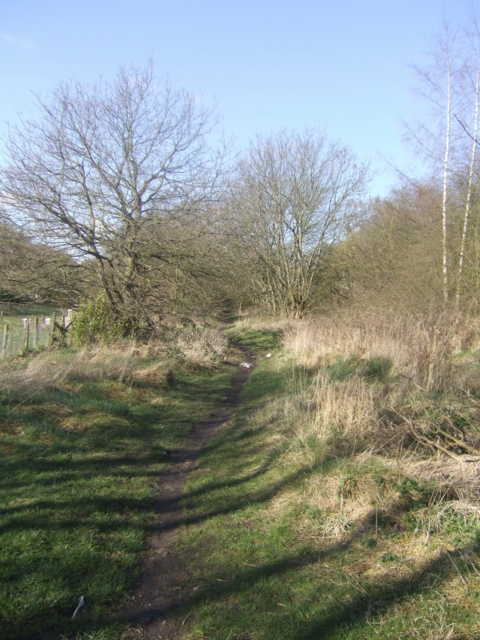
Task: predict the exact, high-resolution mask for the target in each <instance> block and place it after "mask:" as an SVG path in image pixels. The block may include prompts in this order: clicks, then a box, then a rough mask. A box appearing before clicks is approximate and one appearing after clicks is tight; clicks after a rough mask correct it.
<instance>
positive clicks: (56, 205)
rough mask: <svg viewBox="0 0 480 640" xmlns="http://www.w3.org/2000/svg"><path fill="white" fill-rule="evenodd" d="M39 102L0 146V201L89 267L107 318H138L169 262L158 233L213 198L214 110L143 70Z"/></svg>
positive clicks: (62, 90) (67, 88)
mask: <svg viewBox="0 0 480 640" xmlns="http://www.w3.org/2000/svg"><path fill="white" fill-rule="evenodd" d="M37 105H38V107H39V110H40V114H41V115H40V118H39V119H37V120H35V121H32V120H24V121H22V123H21V125H20V126H18V127H15V128H13V129H12V130H11V131H10V133H9V135H8V137H7V139H6V141H5V142H6V149H7V154H8V161H7V165H6V167H5V168H4V170H3V171H2V172H1V174H0V190H1V193H2V200H3V202H4V203H5V206H7V207H8V210H9V212H10V215H12V216H14V217H15V218H16V219H17V220H21V221H22V222H23V223H24V224H25V225H26V226H27V227H28V228H29V229H30V230H32V231H34V232H35V233H36V234H37V235H38V236H39V237H42V238H44V239H45V240H46V241H48V242H50V243H51V244H53V245H55V246H57V247H62V248H64V249H66V250H67V251H68V252H69V253H70V254H71V255H73V256H75V257H77V258H79V259H91V260H92V261H93V263H94V265H95V272H96V274H97V277H98V279H99V284H100V286H101V288H102V290H103V292H104V294H105V296H106V299H107V301H108V304H109V306H110V308H111V311H112V312H113V313H114V315H115V316H121V315H122V314H125V313H127V314H128V313H138V312H139V310H140V308H141V307H142V305H143V304H144V302H145V300H144V286H145V283H146V282H147V281H148V278H149V277H150V272H151V270H152V269H154V268H155V265H156V264H161V263H162V261H169V260H171V259H172V255H173V254H172V246H169V248H168V250H165V251H164V250H163V247H162V239H161V232H158V229H159V228H160V229H161V228H162V225H168V224H174V225H177V226H179V225H184V226H185V225H187V224H188V221H189V220H192V219H195V218H197V219H199V218H201V217H202V215H203V214H204V212H205V211H206V210H207V208H208V206H209V205H210V203H211V202H212V200H214V199H215V198H217V197H218V193H217V190H218V185H219V177H220V174H221V168H222V155H221V154H218V153H217V154H214V153H212V152H211V150H210V148H209V145H208V136H209V134H210V133H211V131H212V128H213V127H214V126H215V118H214V114H213V112H212V110H208V109H205V108H202V107H199V106H198V105H197V103H196V101H195V99H194V97H193V96H192V95H190V94H188V93H186V92H184V91H174V90H173V89H172V88H171V87H170V85H169V83H168V82H166V81H165V82H164V81H162V82H159V81H157V80H156V78H155V76H154V73H153V68H152V65H151V64H150V65H149V66H148V67H147V68H146V69H145V70H138V69H134V68H132V69H128V70H127V69H120V71H119V73H118V74H117V76H116V78H115V80H114V82H113V83H112V84H109V83H106V82H99V83H98V84H97V85H94V86H92V87H86V86H83V85H81V84H79V83H78V82H70V83H67V84H61V85H60V86H59V87H58V88H57V89H56V90H55V91H54V93H53V95H52V97H51V99H50V100H49V101H46V100H42V99H40V98H37ZM153 226H155V228H156V233H155V242H153V241H152V240H151V238H150V237H149V234H148V233H147V232H146V231H147V229H148V228H149V227H153Z"/></svg>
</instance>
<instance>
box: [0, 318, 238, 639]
mask: <svg viewBox="0 0 480 640" xmlns="http://www.w3.org/2000/svg"><path fill="white" fill-rule="evenodd" d="M226 349H227V344H226V339H225V338H224V337H223V336H222V335H221V334H219V333H218V332H217V331H215V330H213V329H199V328H196V327H194V326H192V327H190V328H189V329H182V330H181V331H177V332H174V331H173V330H172V331H170V332H169V340H168V341H167V342H163V343H162V344H151V345H149V346H143V347H139V346H136V345H135V344H128V343H125V344H119V345H117V346H116V347H112V346H111V347H108V348H107V347H101V346H98V347H91V348H86V349H83V350H71V349H70V350H60V351H54V352H44V353H42V354H38V355H36V356H32V355H31V356H26V357H23V358H18V359H10V360H6V361H4V362H3V363H2V364H1V377H0V531H1V534H0V630H1V631H0V637H2V638H5V639H17V640H18V639H21V638H24V639H25V640H27V639H28V640H34V639H35V638H64V637H65V638H66V637H69V638H70V637H77V638H97V639H100V638H102V639H105V638H111V639H113V638H119V637H120V636H121V635H122V633H123V631H122V630H123V629H124V628H125V622H122V619H121V615H120V611H121V609H122V607H124V605H125V601H126V600H125V599H126V597H127V596H128V595H129V593H130V591H131V590H132V589H133V586H134V584H135V582H136V580H137V579H138V573H139V568H140V564H139V558H140V556H141V554H142V553H143V552H144V550H145V543H146V539H147V537H148V532H149V530H150V527H151V525H152V523H153V522H154V519H155V499H156V497H157V495H158V494H159V493H160V492H161V486H160V485H159V483H160V476H159V472H161V470H162V468H163V467H164V464H165V462H166V461H167V460H168V457H169V452H170V451H173V450H176V449H178V448H180V447H181V446H182V443H183V441H184V439H185V437H186V436H187V434H188V433H189V431H190V430H191V428H192V427H193V426H194V425H195V424H196V423H197V422H199V421H200V420H202V419H204V418H205V417H206V416H207V415H208V414H209V413H210V412H211V410H212V409H213V407H214V406H215V405H216V404H217V403H218V402H219V400H220V398H221V396H222V395H223V394H224V393H225V389H226V388H228V386H229V384H230V381H231V379H232V376H233V375H234V374H235V369H234V368H233V367H232V366H229V365H224V364H222V363H223V357H224V354H225V353H226ZM80 596H83V597H84V601H85V604H84V607H83V608H82V609H81V610H80V612H79V613H78V615H77V616H76V617H75V618H74V619H73V620H72V615H73V612H74V610H75V608H76V606H77V603H78V601H79V598H80Z"/></svg>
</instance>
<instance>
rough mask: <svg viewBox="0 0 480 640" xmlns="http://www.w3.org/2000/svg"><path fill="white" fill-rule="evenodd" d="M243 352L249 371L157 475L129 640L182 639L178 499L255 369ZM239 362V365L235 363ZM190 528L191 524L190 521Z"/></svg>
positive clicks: (239, 376)
mask: <svg viewBox="0 0 480 640" xmlns="http://www.w3.org/2000/svg"><path fill="white" fill-rule="evenodd" d="M232 346H235V347H236V348H237V349H238V350H240V351H241V352H242V354H243V361H244V362H245V363H247V364H248V365H250V366H249V367H240V370H239V373H238V374H237V376H236V377H235V379H234V381H233V383H232V386H231V387H230V389H229V390H228V392H227V393H226V397H225V399H224V401H223V403H222V405H221V406H220V407H219V408H218V409H217V410H216V411H215V413H214V414H213V415H212V416H211V417H210V418H208V419H207V420H204V421H203V422H201V423H200V424H199V425H197V427H196V428H195V429H194V431H192V433H191V434H190V436H189V437H188V438H187V440H186V443H185V447H184V449H182V450H181V451H179V452H177V453H172V454H171V460H170V463H169V464H168V466H167V468H166V469H165V471H164V472H163V474H162V477H161V479H160V480H161V489H162V494H161V497H160V498H159V500H158V501H157V512H158V517H159V520H158V522H157V524H156V525H155V527H154V528H153V531H152V535H151V538H150V541H149V546H150V551H151V553H149V554H148V557H147V558H146V559H145V561H144V563H143V576H142V579H141V582H140V584H139V586H138V587H137V589H136V591H135V593H134V595H133V597H132V603H131V605H130V606H129V608H128V609H127V610H126V612H125V616H126V618H127V620H128V622H129V623H130V624H131V625H132V628H133V630H134V631H135V632H136V633H135V635H134V636H132V637H140V638H145V639H147V640H150V639H151V640H153V639H155V640H158V639H159V638H163V639H167V638H168V639H174V638H180V637H181V628H182V621H179V620H176V619H175V617H174V616H173V615H172V614H174V613H175V611H176V610H178V609H179V607H180V606H181V605H182V600H183V597H185V596H187V595H189V594H188V592H187V593H184V589H183V585H184V583H185V582H186V580H187V578H188V570H187V569H185V567H186V566H188V558H186V557H185V553H183V554H182V558H181V561H180V558H179V557H178V556H177V555H176V554H175V552H174V551H173V550H172V546H173V543H174V542H175V540H176V539H177V536H178V533H179V527H180V526H181V525H182V524H185V523H187V520H186V519H185V518H184V517H183V515H182V506H181V502H180V501H181V499H182V497H183V494H184V487H185V483H186V481H187V476H188V474H189V472H190V471H192V470H193V469H195V468H196V464H197V459H198V456H199V454H200V452H201V451H202V449H203V448H204V447H205V446H206V445H207V444H208V443H209V442H210V441H211V440H213V439H214V438H215V437H216V436H217V434H218V432H219V429H220V427H221V426H222V425H223V424H224V423H225V422H226V421H227V420H228V419H229V418H230V417H232V415H233V414H234V413H235V411H236V409H237V407H238V405H239V404H240V399H241V391H242V388H243V385H244V384H245V383H246V381H247V380H248V378H249V377H250V374H251V373H252V371H253V368H254V365H255V354H254V353H253V352H252V351H251V349H249V348H248V347H245V346H244V345H241V344H238V343H233V342H232ZM239 364H240V362H239ZM188 523H190V524H191V521H190V520H188Z"/></svg>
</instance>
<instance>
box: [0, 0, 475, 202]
mask: <svg viewBox="0 0 480 640" xmlns="http://www.w3.org/2000/svg"><path fill="white" fill-rule="evenodd" d="M479 2H480V0H441V1H440V0H363V1H362V2H359V1H355V0H317V1H314V0H312V1H311V2H307V1H305V0H296V1H295V2H294V1H286V0H277V1H273V0H257V1H253V0H244V1H243V2H238V1H237V2H229V0H223V1H219V0H202V1H201V2H200V1H199V2H195V1H193V0H176V1H175V0H173V1H172V0H169V1H168V2H167V1H165V0H135V1H133V0H82V1H81V2H80V1H78V0H75V1H73V0H0V83H1V84H0V86H1V87H2V95H1V100H0V134H2V133H5V131H6V124H5V123H6V121H10V122H11V123H15V122H16V121H17V112H21V113H23V114H26V115H28V114H31V115H32V114H33V115H34V114H35V111H34V108H33V106H32V92H34V93H40V94H41V95H42V96H44V97H46V96H48V94H49V93H50V92H51V90H52V89H53V88H54V87H55V86H56V85H57V84H58V83H59V82H61V81H63V80H68V79H69V78H72V77H75V78H77V79H78V80H80V81H81V82H85V83H88V82H90V81H92V80H95V79H97V78H98V76H100V75H101V76H103V77H105V78H107V79H110V78H112V77H113V76H114V75H115V73H116V71H117V70H118V67H119V66H121V65H125V66H128V65H130V64H134V65H136V66H140V67H143V66H144V65H145V64H146V63H147V61H148V59H149V58H153V60H154V62H155V67H156V72H157V74H158V75H160V76H161V75H164V74H168V75H169V77H170V80H171V82H172V83H173V84H174V85H175V86H177V87H184V88H186V89H187V90H189V91H191V92H194V93H195V94H196V95H198V96H202V99H203V100H204V101H205V102H206V103H208V104H211V103H212V102H213V101H214V100H215V101H216V103H217V106H218V112H219V114H220V116H221V117H222V118H223V126H224V129H225V131H226V133H227V135H228V136H234V137H235V138H236V144H237V146H238V148H240V149H241V148H244V147H246V146H247V145H248V143H249V141H250V140H251V139H252V137H253V135H254V134H255V132H259V133H264V134H268V133H272V132H275V131H277V130H279V129H280V128H282V127H288V128H292V129H299V128H302V127H304V126H320V127H325V128H326V130H327V133H328V134H329V135H330V137H332V138H334V139H339V140H341V141H342V142H343V143H345V144H347V145H348V146H350V147H351V148H352V149H353V150H354V151H355V152H356V153H357V154H358V156H359V157H360V158H361V159H364V158H370V159H372V161H373V165H374V166H375V167H378V168H380V167H381V166H382V163H381V161H380V159H379V158H380V156H381V155H385V156H390V157H392V159H393V160H394V161H395V162H396V163H398V164H400V165H405V163H406V162H407V160H408V157H407V154H406V151H405V148H404V146H403V144H402V141H401V138H402V126H401V122H402V120H407V121H408V120H409V119H411V118H412V117H413V115H414V114H415V113H416V112H417V111H418V110H419V109H420V105H419V104H418V102H416V99H415V97H414V96H413V95H412V93H411V92H410V91H409V86H411V84H412V82H413V77H412V73H411V71H410V68H409V65H410V64H412V63H415V64H419V65H421V64H422V61H423V60H424V53H425V51H426V49H427V47H428V40H429V37H430V34H431V33H432V31H433V30H434V29H435V28H436V27H437V26H438V24H439V22H440V21H441V19H442V16H443V15H446V16H447V17H448V18H451V19H453V20H456V21H458V22H461V23H462V22H464V21H465V19H466V18H467V16H468V15H469V14H470V13H471V10H472V8H473V9H476V8H478V4H479ZM1 155H2V148H1V146H0V157H1ZM392 181H393V178H392V177H391V176H388V174H381V175H379V177H378V178H377V180H376V182H375V186H374V189H375V190H377V191H379V192H382V191H384V190H385V188H386V185H388V184H391V183H392Z"/></svg>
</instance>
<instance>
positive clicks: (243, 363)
mask: <svg viewBox="0 0 480 640" xmlns="http://www.w3.org/2000/svg"><path fill="white" fill-rule="evenodd" d="M240 366H241V367H243V368H244V369H250V367H252V366H253V365H251V364H249V363H248V362H241V363H240Z"/></svg>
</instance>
